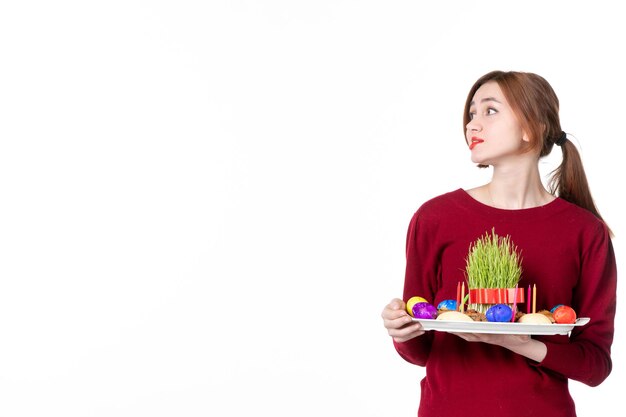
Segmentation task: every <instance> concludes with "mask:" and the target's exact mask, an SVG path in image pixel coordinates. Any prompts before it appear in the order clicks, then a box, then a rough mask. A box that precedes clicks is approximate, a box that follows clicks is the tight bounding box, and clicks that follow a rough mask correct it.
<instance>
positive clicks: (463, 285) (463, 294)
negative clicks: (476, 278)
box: [460, 281, 465, 313]
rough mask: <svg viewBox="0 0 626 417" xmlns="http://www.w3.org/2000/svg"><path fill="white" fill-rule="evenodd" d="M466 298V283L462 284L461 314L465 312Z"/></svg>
mask: <svg viewBox="0 0 626 417" xmlns="http://www.w3.org/2000/svg"><path fill="white" fill-rule="evenodd" d="M464 298H465V281H463V282H462V283H461V310H460V311H461V313H462V312H463V307H464V306H463V304H464V303H463V299H464Z"/></svg>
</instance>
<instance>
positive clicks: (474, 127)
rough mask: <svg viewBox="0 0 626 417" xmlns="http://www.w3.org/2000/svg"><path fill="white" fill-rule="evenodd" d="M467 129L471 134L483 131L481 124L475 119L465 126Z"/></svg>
mask: <svg viewBox="0 0 626 417" xmlns="http://www.w3.org/2000/svg"><path fill="white" fill-rule="evenodd" d="M465 128H466V129H467V130H468V131H469V132H480V131H481V129H482V126H481V124H480V123H479V122H478V121H477V120H476V118H473V119H472V120H470V121H469V122H468V123H467V125H465Z"/></svg>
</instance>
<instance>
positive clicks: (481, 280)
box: [465, 228, 522, 288]
mask: <svg viewBox="0 0 626 417" xmlns="http://www.w3.org/2000/svg"><path fill="white" fill-rule="evenodd" d="M521 260H522V259H521V256H520V254H519V251H518V249H517V246H515V245H514V244H513V243H512V242H511V237H510V236H509V235H507V236H506V237H500V236H498V235H497V234H496V231H495V228H493V229H491V234H490V233H489V232H486V233H485V235H484V236H482V237H480V238H479V239H477V240H476V241H475V242H473V243H472V244H470V248H469V254H468V256H467V259H466V267H465V272H466V275H467V283H468V287H469V288H513V287H515V285H517V283H518V282H519V280H520V277H521V275H522V267H521Z"/></svg>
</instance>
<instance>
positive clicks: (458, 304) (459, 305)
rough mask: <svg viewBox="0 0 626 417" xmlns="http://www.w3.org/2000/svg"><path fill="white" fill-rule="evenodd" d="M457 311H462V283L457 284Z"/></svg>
mask: <svg viewBox="0 0 626 417" xmlns="http://www.w3.org/2000/svg"><path fill="white" fill-rule="evenodd" d="M456 309H457V310H459V311H460V309H461V283H460V282H457V283H456Z"/></svg>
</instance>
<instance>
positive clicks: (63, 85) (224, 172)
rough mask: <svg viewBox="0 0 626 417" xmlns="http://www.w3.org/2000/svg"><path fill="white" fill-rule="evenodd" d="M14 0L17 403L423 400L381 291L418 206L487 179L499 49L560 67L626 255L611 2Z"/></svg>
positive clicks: (10, 334) (531, 65)
mask: <svg viewBox="0 0 626 417" xmlns="http://www.w3.org/2000/svg"><path fill="white" fill-rule="evenodd" d="M0 4H1V6H0V415H2V416H11V417H13V416H16V417H17V416H51V415H55V416H56V415H59V416H61V415H62V416H65V417H70V416H71V417H73V416H77V417H78V416H81V417H82V416H113V415H114V416H140V415H150V416H174V415H176V416H243V415H253V414H254V415H272V416H319V415H325V416H339V415H342V416H345V415H350V416H352V415H355V416H356V415H358V416H390V415H395V416H412V415H415V414H416V410H417V405H418V398H419V385H418V382H419V379H420V378H421V377H422V376H423V370H422V369H420V368H417V367H414V366H412V365H409V364H408V363H405V362H404V361H403V360H402V359H401V358H400V357H399V356H398V355H397V354H396V353H395V351H394V349H393V347H392V345H391V341H390V339H389V337H388V336H387V335H386V332H385V330H384V329H383V327H382V322H381V319H380V312H381V310H382V308H383V306H384V305H385V304H386V303H387V302H388V301H389V300H390V299H391V298H393V297H397V296H400V294H401V291H402V281H403V269H404V241H405V233H406V228H407V226H408V221H409V219H410V216H411V215H412V213H413V212H414V211H415V209H416V208H417V207H418V206H419V205H420V204H421V203H422V202H423V201H425V200H426V199H428V198H431V197H433V196H435V195H438V194H441V193H444V192H447V191H451V190H453V189H456V188H459V187H463V188H470V187H472V186H476V185H479V184H481V183H484V182H486V181H487V180H488V176H489V172H488V171H479V170H477V169H476V168H475V167H474V165H473V164H472V163H471V162H470V160H469V154H468V152H467V149H466V147H465V146H464V144H463V134H462V123H461V112H462V108H463V103H464V100H465V96H466V94H467V91H468V90H469V88H470V86H471V85H472V83H473V82H474V81H475V80H476V79H477V78H478V77H479V76H481V75H482V74H484V73H486V72H488V71H490V70H493V69H502V70H521V71H531V72H536V73H538V74H541V75H543V76H544V77H545V78H547V79H548V81H550V82H551V84H552V85H553V87H554V88H555V90H556V92H557V94H558V95H559V97H560V99H561V116H562V125H563V127H564V129H565V130H566V131H567V132H570V133H571V134H573V135H574V136H575V137H576V138H577V140H578V144H579V146H580V148H581V152H582V156H583V160H584V163H585V166H586V168H587V173H588V177H589V181H590V185H591V188H592V191H593V193H594V196H595V199H596V202H597V204H598V206H599V208H600V211H601V212H602V213H603V215H604V217H605V218H606V220H607V222H608V223H609V225H610V226H611V227H612V228H613V230H614V231H615V233H616V238H615V240H614V245H615V248H616V251H617V256H618V268H619V270H620V271H622V270H623V269H624V268H623V265H624V262H625V261H626V253H624V244H623V242H622V240H623V239H624V235H625V234H626V228H625V227H624V226H625V225H624V216H623V213H624V212H625V211H626V210H625V207H624V203H623V200H624V199H623V195H622V190H621V188H622V187H621V185H620V183H621V180H620V178H623V177H624V150H625V147H624V129H623V124H622V120H623V118H624V116H623V104H622V101H623V98H624V96H625V94H626V85H625V82H624V76H623V74H625V73H626V68H625V67H624V60H623V59H622V57H621V51H622V49H623V45H622V42H623V41H622V39H624V38H625V37H626V28H625V27H624V25H623V24H622V23H623V22H622V19H621V17H620V16H621V15H620V13H618V8H617V6H614V3H613V2H609V1H596V2H594V4H593V6H591V5H589V2H582V1H553V2H543V1H526V2H523V3H515V5H513V3H511V5H509V3H503V5H501V4H498V5H496V4H494V3H493V2H485V1H473V2H464V1H440V2H417V1H385V2H383V1H350V0H346V1H337V0H335V1H327V0H318V1H208V2H205V1H185V0H180V1H165V0H164V1H138V0H125V1H119V0H118V1H107V2H84V1H68V0H61V1H57V2H46V1H20V2H11V1H2V2H1V3H0ZM504 4H506V5H504ZM555 166H556V162H555V159H554V158H548V160H547V161H546V162H545V163H544V164H543V165H542V168H543V169H544V170H545V172H546V173H547V172H548V171H549V170H550V169H552V168H554V167H555ZM625 291H626V289H625V285H624V283H623V282H622V283H620V286H619V294H618V302H619V306H618V309H619V310H618V318H617V328H616V340H615V344H614V353H613V359H614V370H613V373H612V375H611V376H610V377H609V378H608V379H607V380H606V381H605V382H604V383H603V384H602V385H601V386H599V387H597V388H589V387H586V386H584V385H581V384H578V383H572V391H573V393H574V396H575V399H576V402H577V407H578V410H579V415H580V416H595V415H604V414H608V413H612V412H613V410H615V409H616V408H617V407H618V406H619V405H620V400H619V392H620V391H618V390H619V388H618V387H620V386H623V384H624V381H625V379H626V364H625V362H626V341H625V338H626V336H625V334H624V333H625V331H626V329H625V326H624V322H625V321H624V320H625V318H624V312H623V309H622V308H621V306H622V304H623V302H624V299H625V298H626V297H625Z"/></svg>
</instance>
